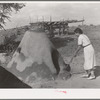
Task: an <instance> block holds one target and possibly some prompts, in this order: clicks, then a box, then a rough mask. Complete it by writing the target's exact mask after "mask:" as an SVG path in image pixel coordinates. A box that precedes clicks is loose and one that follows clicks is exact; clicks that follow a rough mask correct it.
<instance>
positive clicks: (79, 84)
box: [41, 26, 100, 88]
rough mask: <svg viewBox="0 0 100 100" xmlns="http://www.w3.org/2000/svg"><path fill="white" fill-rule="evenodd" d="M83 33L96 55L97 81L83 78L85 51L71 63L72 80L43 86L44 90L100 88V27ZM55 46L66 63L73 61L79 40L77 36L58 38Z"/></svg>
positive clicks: (48, 83)
mask: <svg viewBox="0 0 100 100" xmlns="http://www.w3.org/2000/svg"><path fill="white" fill-rule="evenodd" d="M83 31H84V33H85V34H87V36H88V37H89V38H90V40H91V42H92V44H93V46H94V49H95V53H96V60H97V66H96V69H95V75H96V79H94V80H88V79H86V78H81V76H82V74H84V69H83V63H84V57H83V51H82V50H81V51H80V52H79V54H78V56H77V57H76V58H74V60H73V62H72V63H71V65H70V66H71V73H72V76H71V78H69V79H67V80H60V79H57V80H55V81H50V82H47V83H45V84H43V85H41V87H42V88H100V26H97V27H93V26H92V27H83ZM53 42H54V45H55V46H56V48H57V49H58V50H59V52H60V53H61V55H62V56H63V58H64V60H65V62H66V63H68V62H69V60H70V59H71V56H72V54H73V53H74V51H75V50H76V48H77V39H76V38H75V36H74V35H73V36H72V35H71V36H62V37H60V38H58V37H57V38H56V39H55V40H54V41H53Z"/></svg>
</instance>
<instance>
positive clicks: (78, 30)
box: [74, 28, 83, 34]
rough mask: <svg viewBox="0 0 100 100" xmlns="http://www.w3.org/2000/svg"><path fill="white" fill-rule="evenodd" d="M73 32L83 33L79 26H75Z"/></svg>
mask: <svg viewBox="0 0 100 100" xmlns="http://www.w3.org/2000/svg"><path fill="white" fill-rule="evenodd" d="M74 32H75V33H79V34H83V31H82V29H80V28H76V29H75V30H74Z"/></svg>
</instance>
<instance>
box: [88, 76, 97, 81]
mask: <svg viewBox="0 0 100 100" xmlns="http://www.w3.org/2000/svg"><path fill="white" fill-rule="evenodd" d="M95 78H96V77H95V76H90V77H88V78H87V79H89V80H92V79H95Z"/></svg>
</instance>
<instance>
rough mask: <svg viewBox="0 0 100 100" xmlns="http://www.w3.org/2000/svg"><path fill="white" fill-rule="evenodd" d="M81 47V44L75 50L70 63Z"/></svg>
mask: <svg viewBox="0 0 100 100" xmlns="http://www.w3.org/2000/svg"><path fill="white" fill-rule="evenodd" d="M81 48H82V46H81V45H79V46H78V48H77V50H76V51H75V52H74V54H73V56H72V58H71V60H70V63H71V62H72V60H73V58H74V57H76V56H77V54H78V52H79V51H80V50H81Z"/></svg>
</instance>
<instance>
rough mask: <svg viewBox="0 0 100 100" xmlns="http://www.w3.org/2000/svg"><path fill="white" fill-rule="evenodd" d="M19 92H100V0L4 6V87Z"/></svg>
mask: <svg viewBox="0 0 100 100" xmlns="http://www.w3.org/2000/svg"><path fill="white" fill-rule="evenodd" d="M19 88H20V89H41V90H42V89H100V2H89V1H88V2H85V1H83V2H81V1H77V2H75V1H72V2H68V1H62V2H61V1H48V2H47V1H38V2H36V1H31V2H28V1H26V2H25V1H21V2H18V1H14V2H7V1H5V2H0V89H19ZM56 92H59V93H64V94H66V93H67V91H66V90H65V91H61V90H58V91H56Z"/></svg>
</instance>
